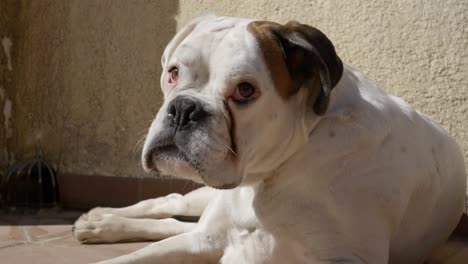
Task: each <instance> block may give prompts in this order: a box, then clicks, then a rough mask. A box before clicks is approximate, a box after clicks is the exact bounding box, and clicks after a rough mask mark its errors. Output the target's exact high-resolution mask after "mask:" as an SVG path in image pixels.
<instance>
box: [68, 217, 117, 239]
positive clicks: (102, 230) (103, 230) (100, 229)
mask: <svg viewBox="0 0 468 264" xmlns="http://www.w3.org/2000/svg"><path fill="white" fill-rule="evenodd" d="M123 220H124V219H123V218H122V217H119V216H115V215H110V214H89V213H88V214H83V215H81V216H80V218H79V219H78V220H76V222H75V224H74V225H73V236H74V237H75V239H76V240H78V241H80V242H81V243H114V242H117V241H120V240H122V239H123V238H122V237H121V235H122V231H123V229H124V226H123Z"/></svg>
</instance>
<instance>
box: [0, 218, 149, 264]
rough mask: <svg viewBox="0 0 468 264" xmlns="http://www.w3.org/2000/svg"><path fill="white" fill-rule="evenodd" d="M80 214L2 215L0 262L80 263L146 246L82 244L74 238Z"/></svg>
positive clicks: (27, 263)
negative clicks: (73, 230) (72, 230)
mask: <svg viewBox="0 0 468 264" xmlns="http://www.w3.org/2000/svg"><path fill="white" fill-rule="evenodd" d="M79 214H80V213H79V212H64V213H60V214H56V213H42V214H40V215H36V216H18V215H14V216H13V215H0V263H5V264H29V263H35V264H59V263H60V264H75V263H76V264H78V263H80V264H81V263H91V262H96V261H100V260H104V259H109V258H112V257H116V256H119V255H122V254H126V253H129V252H132V251H135V250H137V249H139V248H142V247H143V246H145V245H147V244H148V242H144V243H121V244H112V245H111V244H108V245H106V244H102V245H82V244H80V243H78V242H77V241H76V240H75V239H73V237H72V233H71V228H72V223H73V222H74V220H75V219H76V218H77V217H78V215H79Z"/></svg>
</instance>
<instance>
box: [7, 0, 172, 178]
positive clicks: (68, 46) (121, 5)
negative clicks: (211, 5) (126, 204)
mask: <svg viewBox="0 0 468 264" xmlns="http://www.w3.org/2000/svg"><path fill="white" fill-rule="evenodd" d="M177 6H178V4H177V2H176V1H172V0H167V1H112V0H107V1H106V0H105V1H93V0H86V1H83V0H67V1H62V0H41V1H22V5H21V13H20V16H19V31H20V36H19V37H18V39H16V40H15V41H16V42H17V43H15V45H17V46H18V47H19V48H18V65H14V68H16V69H17V71H16V72H17V73H16V77H17V78H16V80H17V83H16V91H15V95H14V108H15V109H14V113H13V125H14V138H13V139H12V141H13V142H12V146H11V148H10V151H11V152H14V154H15V157H16V160H19V159H24V158H30V157H32V156H34V155H35V154H36V153H37V152H38V150H39V149H40V150H42V152H43V154H44V156H45V157H46V158H47V159H48V160H49V161H51V162H53V163H54V164H55V165H56V166H57V167H58V168H59V170H60V171H61V172H65V173H77V174H98V175H120V176H126V175H142V174H143V172H142V170H141V169H140V161H139V158H140V157H139V155H140V154H139V147H138V142H139V140H140V139H141V138H142V137H143V136H144V134H145V133H144V132H145V131H146V128H147V127H148V126H149V124H150V122H151V120H152V118H153V116H154V114H155V113H156V111H157V109H158V106H159V105H160V102H161V100H160V98H161V97H160V91H159V75H160V55H161V53H162V50H163V48H164V46H165V44H166V43H167V42H168V41H169V40H170V37H171V36H172V35H173V34H174V33H175V28H176V24H175V20H174V16H175V15H176V13H175V12H176V11H177Z"/></svg>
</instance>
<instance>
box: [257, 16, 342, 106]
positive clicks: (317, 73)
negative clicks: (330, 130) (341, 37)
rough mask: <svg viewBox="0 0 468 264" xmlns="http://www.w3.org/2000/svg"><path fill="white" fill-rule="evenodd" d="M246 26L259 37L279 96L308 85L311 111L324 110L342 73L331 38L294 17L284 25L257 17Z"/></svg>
mask: <svg viewBox="0 0 468 264" xmlns="http://www.w3.org/2000/svg"><path fill="white" fill-rule="evenodd" d="M248 29H249V30H250V31H251V32H252V33H253V34H254V36H255V37H256V39H257V41H258V44H259V47H260V49H261V51H262V53H263V57H264V60H265V63H266V65H267V67H268V68H269V70H270V73H271V76H272V79H273V83H274V85H275V89H276V91H277V92H278V94H279V96H280V97H282V98H283V99H286V100H287V99H288V98H289V97H290V96H292V95H294V94H296V93H297V91H298V90H299V89H300V88H301V87H307V89H308V94H309V96H308V98H309V101H310V104H311V105H312V106H313V109H314V112H315V113H316V114H318V115H323V114H325V112H326V110H327V108H328V102H329V100H330V92H331V89H333V88H334V87H335V86H336V84H337V83H338V81H339V80H340V78H341V75H342V73H343V64H342V62H341V60H340V58H339V57H338V56H337V55H336V53H335V48H334V47H333V44H332V43H331V41H330V40H329V39H328V38H327V37H326V36H325V35H324V34H323V33H322V32H321V31H320V30H318V29H316V28H314V27H311V26H308V25H304V24H300V23H297V22H294V21H292V22H288V23H287V24H285V25H280V24H277V23H273V22H266V21H256V22H252V23H250V24H249V25H248Z"/></svg>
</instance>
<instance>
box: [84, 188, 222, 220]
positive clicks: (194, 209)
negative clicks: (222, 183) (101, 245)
mask: <svg viewBox="0 0 468 264" xmlns="http://www.w3.org/2000/svg"><path fill="white" fill-rule="evenodd" d="M216 194H217V190H215V189H213V188H210V187H201V188H199V189H196V190H194V191H192V192H189V193H187V194H185V195H181V194H178V193H173V194H169V195H167V196H165V197H158V198H154V199H148V200H144V201H141V202H139V203H137V204H134V205H131V206H127V207H123V208H107V207H97V208H94V209H92V210H91V211H89V212H88V213H87V214H88V215H102V214H112V215H117V216H122V217H127V218H156V219H161V218H168V217H172V216H174V215H184V216H201V214H202V212H203V210H205V207H206V205H207V204H208V202H209V201H210V200H211V199H212V198H213V196H215V195H216Z"/></svg>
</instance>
